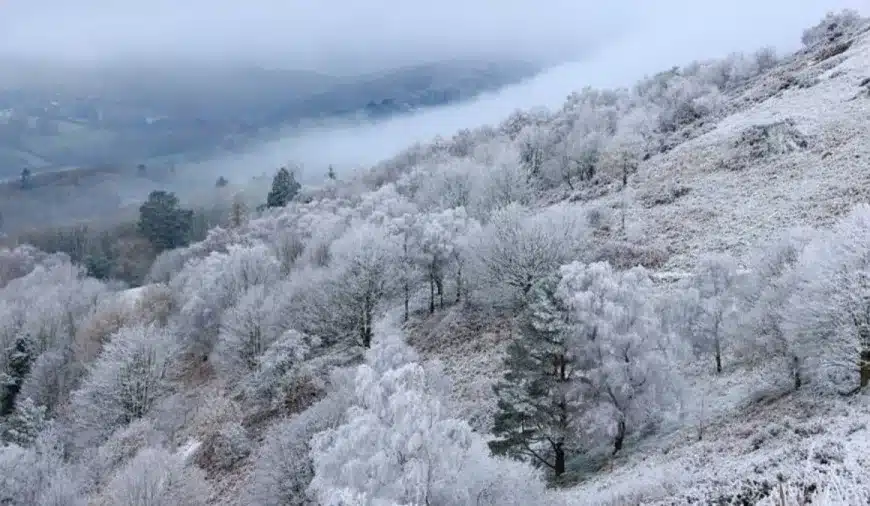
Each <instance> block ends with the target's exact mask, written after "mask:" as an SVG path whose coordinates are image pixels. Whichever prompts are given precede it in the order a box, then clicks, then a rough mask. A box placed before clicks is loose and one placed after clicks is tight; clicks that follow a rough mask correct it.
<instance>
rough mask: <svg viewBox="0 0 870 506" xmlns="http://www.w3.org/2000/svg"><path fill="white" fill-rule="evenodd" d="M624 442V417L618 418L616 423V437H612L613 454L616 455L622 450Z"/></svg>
mask: <svg viewBox="0 0 870 506" xmlns="http://www.w3.org/2000/svg"><path fill="white" fill-rule="evenodd" d="M624 443H625V419H624V418H620V419H619V422H617V424H616V437H615V438H614V439H613V454H614V455H616V454H617V453H619V451H620V450H622V445H623V444H624Z"/></svg>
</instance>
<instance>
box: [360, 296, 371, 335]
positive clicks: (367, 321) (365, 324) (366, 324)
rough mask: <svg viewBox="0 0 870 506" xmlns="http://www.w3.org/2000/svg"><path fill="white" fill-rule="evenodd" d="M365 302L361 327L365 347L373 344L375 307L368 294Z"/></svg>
mask: <svg viewBox="0 0 870 506" xmlns="http://www.w3.org/2000/svg"><path fill="white" fill-rule="evenodd" d="M365 303H366V304H365V307H364V308H363V321H362V328H361V329H360V330H361V332H360V341H362V345H363V347H364V348H370V347H371V345H372V311H373V309H374V308H373V307H372V304H371V300H370V299H369V296H368V295H367V296H366V300H365Z"/></svg>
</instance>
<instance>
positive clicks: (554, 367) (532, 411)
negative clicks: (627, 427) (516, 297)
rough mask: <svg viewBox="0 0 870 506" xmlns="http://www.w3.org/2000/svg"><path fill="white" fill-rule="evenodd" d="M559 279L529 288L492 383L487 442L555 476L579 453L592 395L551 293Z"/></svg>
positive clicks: (562, 309) (564, 313)
mask: <svg viewBox="0 0 870 506" xmlns="http://www.w3.org/2000/svg"><path fill="white" fill-rule="evenodd" d="M558 281H559V280H558V277H556V276H550V277H547V278H544V279H542V280H540V281H538V282H536V283H535V284H534V285H533V287H532V289H531V290H530V293H529V303H528V306H527V307H526V310H525V314H524V316H523V319H522V320H523V321H522V328H521V330H520V335H519V336H518V337H517V339H515V340H514V341H513V342H512V343H511V344H510V347H509V348H508V354H507V357H506V359H505V369H506V372H505V375H504V378H503V380H502V381H500V382H499V383H497V384H496V385H495V394H496V396H497V398H498V412H497V413H496V415H495V423H494V426H493V433H494V434H495V436H496V439H495V440H493V441H491V442H490V443H489V447H490V448H491V449H492V451H493V452H494V453H496V454H500V455H509V456H514V457H519V458H521V459H523V460H530V461H531V462H532V463H534V464H536V465H539V466H546V467H547V468H549V469H550V470H551V471H552V473H553V475H554V476H555V477H556V478H558V477H560V476H561V475H563V474H564V473H565V470H566V467H565V466H566V463H567V461H568V460H569V459H570V458H571V457H572V456H574V455H575V454H576V453H577V451H578V450H579V449H580V446H581V445H580V441H579V436H580V435H581V433H582V431H583V429H582V427H581V421H582V420H583V414H584V410H585V409H587V408H588V407H589V402H590V398H591V397H592V395H591V394H592V390H591V386H592V383H591V382H590V381H589V378H587V377H586V373H587V371H586V370H584V367H585V366H586V364H585V363H584V357H583V356H582V354H578V353H577V350H576V349H577V347H578V343H575V342H574V338H575V335H574V333H573V332H572V328H571V316H570V311H569V308H568V307H566V306H565V305H564V303H563V301H562V300H561V298H560V297H558V296H557V295H556V290H557V287H558Z"/></svg>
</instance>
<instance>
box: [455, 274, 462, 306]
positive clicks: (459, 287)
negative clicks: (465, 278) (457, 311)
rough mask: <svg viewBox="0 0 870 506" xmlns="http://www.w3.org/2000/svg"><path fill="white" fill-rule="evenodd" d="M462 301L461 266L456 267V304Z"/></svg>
mask: <svg viewBox="0 0 870 506" xmlns="http://www.w3.org/2000/svg"><path fill="white" fill-rule="evenodd" d="M461 300H462V266H461V265H460V266H457V267H456V303H457V304H459V302H460V301H461Z"/></svg>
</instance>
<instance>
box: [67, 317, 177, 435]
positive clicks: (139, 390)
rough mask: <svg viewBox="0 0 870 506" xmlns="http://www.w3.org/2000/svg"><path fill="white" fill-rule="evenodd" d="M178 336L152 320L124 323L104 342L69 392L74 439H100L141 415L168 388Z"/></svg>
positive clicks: (166, 391)
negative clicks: (143, 323)
mask: <svg viewBox="0 0 870 506" xmlns="http://www.w3.org/2000/svg"><path fill="white" fill-rule="evenodd" d="M176 343H177V339H176V336H175V335H174V334H173V333H172V332H171V331H169V330H167V329H165V328H160V327H157V326H155V325H148V326H136V327H128V328H124V329H122V330H121V331H120V332H118V333H117V334H115V335H114V336H112V338H111V340H110V341H109V342H108V343H106V345H105V347H104V349H103V352H102V354H100V356H99V358H98V359H97V360H96V362H94V363H93V364H92V365H91V366H90V367H89V370H88V375H87V377H86V378H85V379H84V381H83V382H82V384H81V387H80V388H79V389H78V390H76V391H75V392H73V393H72V398H71V411H72V417H73V420H74V426H75V431H76V434H77V436H78V441H77V442H78V443H79V444H80V445H82V446H83V447H86V446H89V445H90V444H92V443H94V442H100V441H102V440H103V439H105V438H106V437H107V436H108V435H109V434H111V433H112V432H113V431H114V430H115V429H117V428H118V427H122V426H124V425H126V424H128V423H130V422H132V421H134V420H136V419H139V418H141V417H142V416H144V415H145V414H146V413H148V412H149V410H150V409H151V408H152V407H153V406H154V405H155V403H156V402H157V400H159V399H160V398H161V397H162V396H164V395H166V394H167V393H168V392H169V391H170V389H171V377H170V373H171V367H170V366H171V363H172V361H173V359H175V358H176V356H177V350H178V346H177V344H176Z"/></svg>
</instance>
